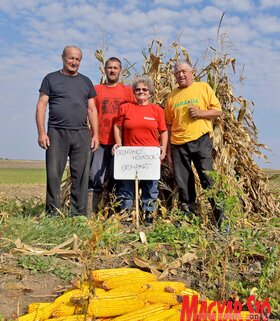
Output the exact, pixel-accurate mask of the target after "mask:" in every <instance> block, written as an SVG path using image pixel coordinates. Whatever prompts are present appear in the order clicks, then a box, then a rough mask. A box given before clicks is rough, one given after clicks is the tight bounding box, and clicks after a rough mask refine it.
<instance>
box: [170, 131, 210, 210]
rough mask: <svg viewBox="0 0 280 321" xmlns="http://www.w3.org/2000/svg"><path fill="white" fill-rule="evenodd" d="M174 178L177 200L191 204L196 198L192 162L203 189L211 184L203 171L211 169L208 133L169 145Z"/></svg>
mask: <svg viewBox="0 0 280 321" xmlns="http://www.w3.org/2000/svg"><path fill="white" fill-rule="evenodd" d="M171 153H172V161H173V167H174V174H175V180H176V183H177V185H178V188H179V201H180V202H181V203H187V204H192V203H195V200H196V192H195V179H194V173H193V171H192V167H191V164H192V162H193V164H194V166H195V168H196V170H197V173H198V175H199V179H200V182H201V185H202V187H203V188H204V189H206V188H208V187H210V186H211V185H212V180H211V178H210V177H209V176H208V175H207V174H206V173H205V171H212V170H213V167H212V165H213V161H212V141H211V139H210V137H209V134H205V135H203V136H201V137H200V138H198V139H197V140H194V141H191V142H188V143H186V144H183V145H171Z"/></svg>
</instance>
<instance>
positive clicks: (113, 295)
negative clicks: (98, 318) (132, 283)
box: [92, 291, 137, 300]
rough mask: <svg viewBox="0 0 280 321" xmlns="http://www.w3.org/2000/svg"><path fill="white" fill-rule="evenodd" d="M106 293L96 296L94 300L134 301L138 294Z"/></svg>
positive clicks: (124, 292) (123, 292) (125, 292)
mask: <svg viewBox="0 0 280 321" xmlns="http://www.w3.org/2000/svg"><path fill="white" fill-rule="evenodd" d="M104 292H105V293H100V294H95V296H94V297H93V298H92V299H93V300H111V299H134V298H136V297H137V294H135V293H130V292H128V291H122V292H111V291H104Z"/></svg>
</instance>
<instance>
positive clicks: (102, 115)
mask: <svg viewBox="0 0 280 321" xmlns="http://www.w3.org/2000/svg"><path fill="white" fill-rule="evenodd" d="M121 70H122V63H121V61H120V60H119V59H118V58H116V57H111V58H109V59H108V60H107V61H106V63H105V73H106V81H105V83H104V84H100V85H96V86H94V88H95V91H96V93H97V96H96V97H95V105H96V108H97V111H98V122H99V141H100V147H99V148H98V149H97V150H96V151H95V152H93V155H92V160H91V166H90V173H89V186H88V190H89V192H90V194H91V193H92V195H90V194H89V207H88V212H92V211H93V212H95V213H96V212H97V211H98V202H99V195H100V193H101V192H102V191H103V188H104V179H105V174H106V171H107V173H108V176H109V182H110V183H109V184H110V186H109V189H112V188H113V185H114V181H113V156H112V147H113V145H114V144H115V140H114V130H113V128H114V121H115V119H116V117H117V114H118V111H119V107H120V105H121V104H123V103H126V102H133V101H134V95H133V92H132V89H131V87H129V86H126V85H124V84H122V83H120V82H119V77H120V74H121ZM91 196H92V198H91Z"/></svg>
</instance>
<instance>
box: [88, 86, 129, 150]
mask: <svg viewBox="0 0 280 321" xmlns="http://www.w3.org/2000/svg"><path fill="white" fill-rule="evenodd" d="M94 89H95V91H96V94H97V96H96V97H95V98H94V101H95V105H96V108H97V111H98V125H99V141H100V144H104V145H114V144H115V139H114V122H115V119H116V117H117V115H118V111H119V107H120V105H121V104H123V103H126V102H133V101H134V100H135V99H134V95H133V91H132V89H131V87H129V86H126V85H123V84H118V85H117V86H114V87H111V86H107V85H106V84H100V85H96V86H94Z"/></svg>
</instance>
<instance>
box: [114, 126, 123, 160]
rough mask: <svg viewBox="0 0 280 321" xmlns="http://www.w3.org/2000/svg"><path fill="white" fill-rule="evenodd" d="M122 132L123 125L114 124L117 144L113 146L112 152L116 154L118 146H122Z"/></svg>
mask: <svg viewBox="0 0 280 321" xmlns="http://www.w3.org/2000/svg"><path fill="white" fill-rule="evenodd" d="M122 133H123V129H122V127H121V126H118V125H116V124H115V125H114V138H115V142H116V143H115V145H114V146H113V149H112V154H113V155H114V154H115V151H116V149H117V148H118V147H120V146H122Z"/></svg>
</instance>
